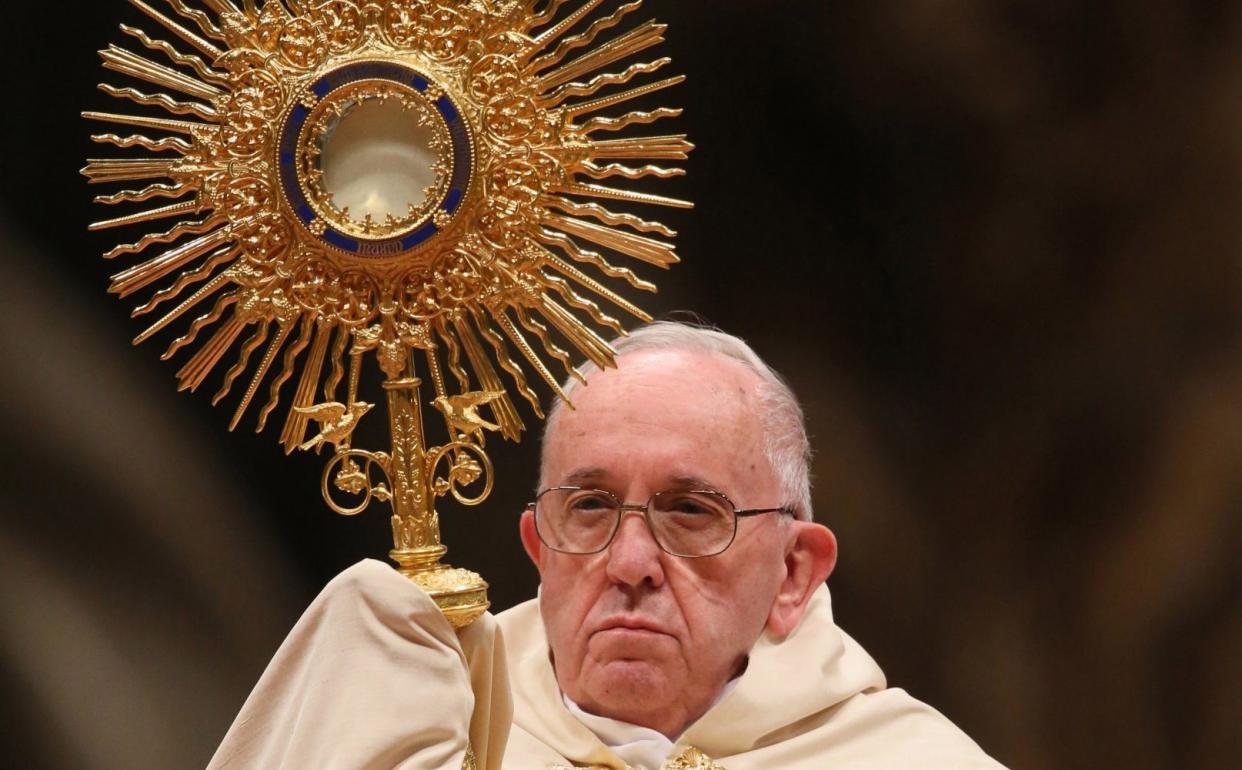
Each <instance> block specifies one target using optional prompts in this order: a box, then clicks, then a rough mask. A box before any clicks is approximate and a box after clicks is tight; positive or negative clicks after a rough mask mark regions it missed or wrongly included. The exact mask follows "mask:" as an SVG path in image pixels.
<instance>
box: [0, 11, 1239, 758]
mask: <svg viewBox="0 0 1242 770" xmlns="http://www.w3.org/2000/svg"><path fill="white" fill-rule="evenodd" d="M647 14H648V15H654V16H656V17H658V18H660V19H662V20H665V21H668V22H669V23H670V24H671V25H672V26H671V29H670V32H669V43H668V44H667V46H666V47H665V49H664V51H663V52H665V53H671V55H672V56H674V57H675V65H674V66H675V67H678V68H680V70H682V71H685V72H687V73H688V74H689V75H690V80H689V82H688V83H687V84H686V85H685V86H683V87H681V88H679V89H677V90H676V91H675V92H669V94H668V98H667V99H665V100H664V101H666V102H669V103H680V104H683V105H684V106H685V107H686V108H687V113H686V116H685V117H684V118H683V119H682V125H683V126H684V128H685V130H687V131H688V132H689V133H690V134H691V137H692V139H693V140H694V141H695V142H696V143H697V144H698V150H697V151H696V152H695V153H694V155H693V159H692V161H691V162H690V164H689V168H690V176H689V177H688V178H687V179H686V180H684V181H681V182H679V183H677V184H675V185H672V187H673V188H676V189H675V193H676V194H681V195H684V196H687V197H690V198H692V199H693V200H695V201H696V202H697V204H698V208H697V210H695V211H693V212H689V213H685V214H674V215H672V216H670V217H667V219H669V220H671V221H672V223H673V224H674V225H675V226H676V227H677V229H678V230H680V231H681V237H680V239H679V244H680V251H681V254H682V256H683V259H684V263H683V264H682V265H679V266H677V267H676V268H675V269H674V270H672V271H671V272H670V273H669V274H667V275H659V276H649V277H654V278H656V279H657V280H658V282H659V283H660V285H661V294H660V295H659V296H658V297H655V298H648V299H646V300H645V306H646V307H648V308H650V309H652V310H653V311H654V312H655V313H656V314H663V313H666V312H669V311H672V310H675V309H679V308H690V309H693V310H695V311H697V312H699V313H700V314H702V315H703V316H705V317H706V318H708V319H710V320H711V321H713V322H715V323H717V324H719V325H720V326H722V327H723V328H725V329H726V330H728V331H731V332H734V333H737V334H740V335H742V336H744V337H745V338H747V339H748V340H749V341H750V342H752V344H753V345H754V346H755V347H756V348H757V349H758V350H759V352H760V353H761V354H762V355H764V356H765V357H767V358H768V360H769V361H770V362H771V363H772V364H773V365H774V366H775V367H776V368H778V369H779V370H781V371H783V372H784V373H786V374H787V375H788V377H789V379H790V380H791V382H792V384H793V386H794V388H795V390H796V391H797V392H798V394H799V395H800V397H801V398H802V399H803V401H804V404H805V406H806V410H807V414H808V419H809V423H810V429H811V431H812V434H813V440H814V443H815V445H816V448H817V457H816V461H815V476H816V493H815V504H816V509H817V517H818V518H819V519H820V520H821V521H823V522H824V523H826V524H828V525H829V526H831V527H832V528H833V529H834V530H835V531H836V533H837V535H838V537H839V539H840V543H841V561H840V565H839V567H838V569H837V571H836V573H835V574H834V575H833V577H832V579H831V580H830V585H831V586H832V588H833V593H834V598H835V608H836V614H837V618H838V620H839V622H840V623H841V624H842V626H843V627H845V628H846V629H847V630H848V631H849V632H850V633H852V634H853V635H854V636H855V637H857V638H858V639H859V640H860V641H861V642H862V643H863V645H864V646H865V647H866V648H867V649H868V650H870V652H871V653H872V654H873V655H874V656H875V657H876V658H877V659H878V661H879V662H880V664H881V665H882V666H883V667H884V669H885V671H886V672H887V673H888V675H889V680H890V682H891V683H892V684H895V685H898V686H901V687H904V688H906V689H907V690H909V691H910V692H912V693H913V694H914V695H916V696H917V697H919V698H921V699H924V700H926V701H928V702H930V703H931V704H933V705H934V706H936V707H937V708H939V709H941V710H942V711H943V712H944V713H946V714H947V715H948V716H949V717H950V718H952V719H953V720H954V721H956V722H957V723H958V724H959V725H961V726H962V727H963V728H964V729H965V730H966V731H967V732H968V733H970V734H971V735H972V736H973V737H974V738H975V739H976V740H978V741H979V743H980V744H981V745H982V746H983V747H984V748H985V749H986V750H987V751H988V752H989V753H991V754H993V755H994V756H995V757H997V758H998V759H999V760H1001V761H1002V762H1004V763H1005V764H1007V765H1010V766H1013V767H1016V768H1113V767H1126V768H1130V769H1131V770H1146V769H1148V768H1152V769H1154V768H1227V767H1236V766H1237V762H1238V760H1239V757H1242V738H1240V737H1239V732H1242V731H1239V729H1238V725H1239V716H1238V715H1239V713H1242V695H1240V694H1239V693H1242V559H1239V558H1238V557H1239V553H1240V552H1242V548H1240V547H1242V516H1239V512H1240V510H1242V473H1240V471H1242V338H1240V335H1239V331H1242V317H1240V316H1242V45H1240V44H1242V26H1240V25H1242V5H1239V4H1237V3H1229V2H1220V1H1216V2H1208V1H1198V2H1188V1H1187V0H1181V1H1180V2H1173V1H1172V0H1153V1H1152V2H1148V3H1141V4H1136V3H1123V2H1120V1H1118V0H1114V1H1113V2H1108V1H1106V0H1097V1H1095V2H1079V1H1078V0H1039V1H1038V2H1026V1H1019V0H988V1H985V0H963V1H961V2H956V3H946V2H935V1H933V0H905V1H904V2H896V1H895V0H849V1H846V0H768V1H767V2H763V3H759V2H749V3H744V2H738V1H737V0H729V1H718V2H712V3H689V2H673V1H672V0H649V2H648V11H647ZM139 18H140V17H139V16H138V15H137V14H136V12H134V11H133V10H132V9H131V8H130V7H129V6H127V5H126V4H124V3H122V2H121V1H120V0H109V1H108V2H96V3H89V4H82V5H76V6H72V7H71V6H64V5H49V4H39V3H17V4H11V5H9V6H8V7H6V12H5V24H6V26H7V28H8V38H7V41H6V43H5V45H4V46H3V49H2V55H3V57H4V62H3V69H2V70H0V71H3V73H4V95H5V97H6V99H7V103H8V104H9V108H8V109H7V110H6V114H5V116H4V119H3V123H2V126H3V127H2V128H0V131H3V142H4V143H3V147H4V152H3V153H0V164H3V165H2V169H0V184H3V197H2V199H0V243H3V247H4V255H3V257H2V258H0V328H2V329H3V331H2V332H0V354H2V360H3V362H4V366H3V369H2V370H0V383H2V386H3V391H0V394H2V396H3V398H0V415H2V416H3V420H0V440H3V442H4V446H5V449H4V462H3V463H2V464H0V478H2V479H3V496H2V498H0V510H2V515H3V527H2V528H0V615H2V616H3V618H4V621H3V624H2V625H0V692H3V693H4V695H3V698H4V703H3V710H4V713H5V714H6V717H5V719H4V721H3V728H2V729H0V756H4V757H5V758H6V760H11V761H12V763H13V766H20V767H25V768H63V767H80V768H168V767H196V766H202V765H203V764H205V763H206V761H207V759H208V758H209V757H210V755H211V753H212V751H213V749H214V747H215V745H216V743H218V741H219V739H220V738H221V737H222V736H223V734H224V732H225V730H226V729H227V728H228V726H229V723H230V721H231V720H232V718H233V716H234V714H235V713H236V712H237V710H238V708H239V707H240V706H241V703H242V701H243V699H244V698H245V696H246V694H247V693H248V691H249V689H250V687H251V686H252V685H253V684H254V682H255V681H256V679H257V678H258V676H259V674H260V672H261V671H262V669H263V667H264V665H265V663H266V661H267V659H268V657H269V656H270V655H271V654H272V652H273V651H274V650H275V649H276V647H277V645H278V644H279V643H280V640H281V639H282V638H283V636H284V634H285V633H286V632H287V630H288V629H289V628H290V627H291V625H292V624H293V622H294V620H295V619H296V618H297V616H298V615H299V613H300V612H301V610H302V609H303V608H304V607H305V605H306V604H307V603H308V602H309V601H310V599H311V598H312V597H313V596H314V594H315V593H316V592H317V591H318V589H319V588H320V587H321V586H322V585H323V584H324V583H325V582H326V581H327V580H328V579H330V578H331V576H332V575H334V574H335V573H336V572H338V571H340V570H341V569H343V568H344V567H346V566H348V565H349V564H351V563H352V562H354V561H356V560H358V559H360V558H363V557H378V558H382V557H383V554H385V553H386V551H387V548H388V547H389V535H388V524H387V521H386V516H385V515H383V514H382V513H381V512H379V511H372V512H370V513H369V514H367V515H364V516H361V517H359V518H357V519H352V520H351V519H343V518H340V517H336V516H334V515H333V514H331V513H329V512H328V511H327V509H326V508H325V507H324V505H323V504H322V502H321V501H320V499H319V492H318V475H319V473H320V470H321V465H320V463H321V462H322V458H316V457H314V456H312V455H301V454H299V455H297V456H294V457H293V458H286V457H285V456H284V454H283V452H282V451H281V450H280V448H279V447H278V445H277V442H276V440H275V433H276V431H275V430H274V429H271V430H269V432H268V434H266V435H259V436H256V435H254V434H253V432H252V431H251V430H250V429H249V428H243V429H240V430H239V431H238V432H237V433H235V434H230V433H228V431H227V429H226V428H227V422H228V417H229V416H230V415H229V414H228V413H226V412H225V410H223V409H221V410H215V409H213V408H211V406H210V405H209V403H208V400H209V396H210V393H211V392H212V389H211V388H207V389H205V392H200V393H199V394H197V395H195V396H192V397H190V396H181V395H178V394H177V393H175V387H174V386H175V382H174V379H173V374H174V372H175V371H176V368H177V365H178V364H177V362H172V363H161V362H159V361H158V354H159V353H160V352H161V350H162V346H159V345H148V346H144V347H143V348H142V349H134V348H131V347H130V344H129V340H130V339H131V338H132V337H133V336H134V335H135V334H136V333H137V331H139V330H140V325H139V323H138V321H130V320H129V318H128V309H129V305H127V304H123V303H118V302H116V301H115V300H114V299H113V298H110V297H109V296H107V295H106V294H105V291H104V290H105V288H106V286H107V276H108V275H109V274H110V273H112V272H114V271H115V269H116V267H115V265H111V264H108V263H106V262H104V261H103V260H101V259H99V254H100V253H101V252H102V251H104V250H106V249H107V248H109V247H110V246H111V245H113V244H114V243H115V242H116V238H115V233H104V234H100V235H91V234H88V233H87V232H86V224H87V222H88V221H91V220H92V219H96V218H101V217H103V216H105V214H104V212H103V211H102V209H100V210H96V207H94V206H92V204H91V203H90V201H91V196H92V194H93V193H94V192H95V190H93V189H88V188H87V186H86V185H85V183H84V180H83V179H82V178H81V177H80V176H79V175H78V173H77V172H78V169H79V168H80V167H81V166H82V165H83V160H84V158H86V157H87V156H95V157H99V156H104V157H106V156H108V155H109V154H110V152H115V151H109V150H108V149H107V148H99V147H95V146H93V145H91V144H90V143H89V142H88V140H87V136H88V133H89V132H90V131H92V130H98V129H97V127H96V126H88V125H87V124H86V123H85V121H83V120H81V119H80V118H79V117H78V113H79V111H80V110H82V109H87V108H103V107H115V106H116V105H114V104H113V105H109V104H108V103H107V99H106V97H104V96H102V95H101V94H99V93H98V92H96V91H95V90H94V88H93V87H94V84H95V83H96V82H98V81H100V80H103V79H107V80H109V81H111V82H116V81H117V80H118V78H114V77H107V78H105V77H104V74H103V72H102V70H101V69H100V67H99V61H98V58H97V57H96V54H95V50H96V49H98V48H101V47H104V46H105V45H106V44H107V43H108V42H119V41H120V39H121V38H122V37H123V36H122V35H121V34H120V33H119V32H118V31H117V30H116V24H117V22H119V21H126V22H129V23H136V22H138V21H139ZM145 26H148V27H149V26H152V25H150V24H145ZM666 189H667V188H666ZM662 218H665V217H662ZM217 376H218V375H217ZM544 395H545V397H546V395H547V394H546V392H545V394H544ZM524 417H526V418H527V419H528V421H529V418H530V414H529V412H526V413H525V414H524ZM249 425H253V421H251V422H249ZM492 445H493V446H495V447H496V460H497V465H498V467H499V477H498V488H497V491H496V493H495V494H494V495H493V497H492V499H491V501H490V503H489V504H488V505H486V506H485V507H484V508H483V509H480V510H462V509H460V508H452V507H446V508H445V509H444V512H443V523H444V535H445V540H446V542H447V543H448V544H449V545H450V547H451V553H450V558H451V560H452V561H453V562H454V563H457V564H461V565H466V566H469V567H472V568H475V569H477V570H478V571H480V572H482V573H484V574H485V575H486V577H487V578H488V579H489V580H490V581H491V583H492V586H493V589H492V597H493V601H494V603H495V605H496V606H497V608H505V607H508V606H510V605H512V604H514V603H516V602H518V601H520V600H522V599H525V598H527V597H529V596H531V595H532V594H533V591H534V587H535V582H536V580H535V574H534V571H533V569H532V568H531V567H530V566H528V565H527V564H526V563H525V560H524V557H523V556H522V554H521V551H520V548H519V544H518V540H517V537H516V529H515V527H516V519H517V515H518V512H519V510H520V508H521V505H522V504H523V503H524V502H525V501H526V500H527V499H528V497H529V496H530V492H531V488H532V486H533V484H534V483H535V466H536V456H535V455H536V450H537V445H538V441H537V438H536V437H535V436H534V435H531V436H528V437H527V438H526V440H525V441H524V442H523V443H522V444H521V445H519V446H512V445H509V446H503V447H501V446H499V445H498V442H493V444H492Z"/></svg>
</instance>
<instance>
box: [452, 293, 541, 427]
mask: <svg viewBox="0 0 1242 770" xmlns="http://www.w3.org/2000/svg"><path fill="white" fill-rule="evenodd" d="M453 326H454V328H455V330H456V332H457V337H458V339H460V340H461V344H462V348H463V349H464V350H465V351H466V358H468V359H469V360H470V366H471V367H473V369H474V373H475V376H476V377H478V378H479V386H480V387H481V388H482V389H483V390H491V391H495V392H501V393H505V386H504V384H503V383H501V381H500V376H499V375H498V374H497V373H496V369H495V368H494V367H493V366H492V363H491V361H489V360H488V359H487V354H486V353H484V352H483V345H482V344H481V343H480V342H479V338H478V337H476V336H475V334H474V330H473V329H471V328H470V323H469V322H468V321H467V320H466V319H465V318H463V317H461V316H460V315H459V316H457V317H456V318H454V319H453ZM441 336H443V337H445V338H446V339H448V338H449V335H447V334H442V335H441ZM492 412H493V413H495V415H496V421H497V422H498V423H500V427H501V431H502V432H503V433H504V434H505V435H506V436H509V437H510V438H511V439H512V440H513V441H516V440H517V439H518V438H519V437H520V436H521V435H522V431H524V430H526V425H525V424H523V422H522V417H521V415H519V414H518V411H517V407H515V406H514V405H513V399H511V398H510V397H509V395H508V393H505V395H503V396H501V397H500V398H498V399H497V400H495V401H493V402H492Z"/></svg>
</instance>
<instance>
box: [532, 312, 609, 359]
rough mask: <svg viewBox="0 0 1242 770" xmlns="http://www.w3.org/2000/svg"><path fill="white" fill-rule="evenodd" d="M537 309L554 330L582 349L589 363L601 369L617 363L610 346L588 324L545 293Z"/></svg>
mask: <svg viewBox="0 0 1242 770" xmlns="http://www.w3.org/2000/svg"><path fill="white" fill-rule="evenodd" d="M539 309H540V312H541V314H542V315H543V316H544V317H545V318H547V319H548V322H549V323H551V324H552V325H553V326H555V327H556V330H557V331H559V332H560V333H561V334H563V335H565V337H566V339H569V340H572V341H573V343H574V347H576V348H578V350H581V351H582V354H583V355H585V356H586V357H587V358H588V359H589V360H590V361H591V363H593V364H595V365H596V366H598V367H599V368H601V369H607V368H610V367H614V366H616V365H617V357H616V354H615V353H614V352H613V350H612V347H611V346H610V345H609V344H608V343H607V342H606V341H605V340H604V338H602V337H600V336H599V335H598V334H596V333H595V332H594V331H592V330H591V328H590V327H589V326H587V325H586V324H584V323H582V322H581V321H579V320H578V319H577V318H574V316H573V314H572V313H570V312H569V311H568V310H566V309H565V308H563V307H561V306H560V305H559V304H557V303H556V301H555V300H553V299H552V298H551V297H549V296H547V295H546V294H545V295H543V296H542V297H540V304H539Z"/></svg>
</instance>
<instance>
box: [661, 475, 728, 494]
mask: <svg viewBox="0 0 1242 770" xmlns="http://www.w3.org/2000/svg"><path fill="white" fill-rule="evenodd" d="M668 480H669V483H671V484H672V486H673V487H674V488H677V489H711V490H715V491H717V492H719V491H721V489H720V486H719V485H718V484H716V483H714V482H712V481H709V480H707V479H705V478H703V477H702V476H695V475H694V474H692V473H675V474H673V475H672V476H669V478H668Z"/></svg>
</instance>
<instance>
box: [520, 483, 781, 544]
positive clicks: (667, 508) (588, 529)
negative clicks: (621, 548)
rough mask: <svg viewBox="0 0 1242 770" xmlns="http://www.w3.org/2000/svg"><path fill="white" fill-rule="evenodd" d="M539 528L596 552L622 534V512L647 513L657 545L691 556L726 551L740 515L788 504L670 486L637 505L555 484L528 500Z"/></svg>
mask: <svg viewBox="0 0 1242 770" xmlns="http://www.w3.org/2000/svg"><path fill="white" fill-rule="evenodd" d="M526 508H527V510H530V511H533V512H534V514H535V531H536V532H537V533H538V535H539V539H540V540H541V541H542V542H543V544H544V545H546V546H547V547H548V548H551V549H552V550H553V551H559V552H561V553H571V554H592V553H599V552H600V551H603V550H604V549H605V548H607V547H608V545H609V544H610V543H611V542H612V539H613V537H615V536H616V534H617V530H618V529H619V528H620V525H621V517H622V516H623V515H624V514H625V513H626V512H627V511H632V512H635V513H641V514H642V515H643V518H644V519H646V521H647V526H648V527H649V528H650V529H651V535H652V537H653V538H654V539H655V542H656V544H657V545H659V546H660V548H661V549H663V550H664V551H665V552H667V553H670V554H672V555H674V556H682V557H685V558H698V557H702V556H715V555H717V554H719V553H723V552H724V551H725V550H726V549H727V548H728V547H729V546H730V545H732V544H733V539H734V538H735V537H736V536H737V520H738V518H739V517H743V516H758V515H759V514H762V513H776V512H780V513H787V514H790V515H793V510H792V509H790V508H789V507H788V506H779V507H776V508H749V509H746V510H738V508H737V506H736V505H734V504H733V501H732V500H730V499H729V498H728V497H727V496H726V495H724V494H723V493H721V492H717V491H715V490H711V489H692V490H665V491H663V492H656V493H655V494H654V495H652V496H651V497H650V498H649V499H648V500H647V502H646V503H644V504H642V505H632V504H626V503H623V502H621V500H619V499H618V498H617V496H616V495H614V494H612V493H611V492H606V491H604V490H602V489H589V488H585V487H550V488H548V489H545V490H543V491H542V492H540V493H539V495H538V496H537V497H536V498H535V501H534V502H532V503H528V504H527V506H526Z"/></svg>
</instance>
